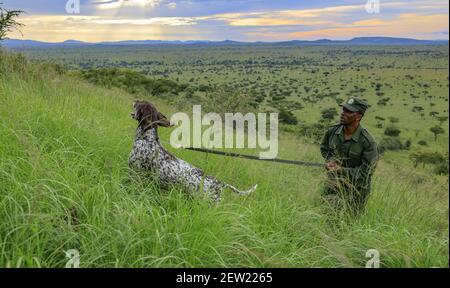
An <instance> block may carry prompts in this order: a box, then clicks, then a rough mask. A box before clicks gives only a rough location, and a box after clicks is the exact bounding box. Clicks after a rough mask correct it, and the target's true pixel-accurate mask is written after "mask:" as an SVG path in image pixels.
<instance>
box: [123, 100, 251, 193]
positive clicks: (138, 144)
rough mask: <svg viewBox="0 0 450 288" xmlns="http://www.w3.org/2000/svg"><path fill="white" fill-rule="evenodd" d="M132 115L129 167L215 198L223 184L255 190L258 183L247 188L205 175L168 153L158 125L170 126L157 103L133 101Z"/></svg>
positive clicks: (191, 191) (220, 191)
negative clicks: (133, 134) (134, 122)
mask: <svg viewBox="0 0 450 288" xmlns="http://www.w3.org/2000/svg"><path fill="white" fill-rule="evenodd" d="M133 107H134V111H133V113H131V117H132V118H133V119H135V120H137V121H138V122H139V125H138V127H137V130H136V137H135V141H134V146H133V150H132V151H131V153H130V156H129V159H128V164H129V166H130V167H131V168H132V169H135V170H140V171H152V172H156V174H157V175H158V177H159V179H160V181H161V182H162V183H163V184H176V185H181V186H182V187H184V188H186V190H187V191H188V192H190V193H193V192H198V191H203V192H204V193H206V195H207V196H208V197H210V198H211V199H212V200H214V201H215V202H219V201H220V199H221V193H222V191H223V190H224V189H225V188H228V189H231V190H232V191H233V192H235V193H237V194H240V195H248V194H250V193H251V192H253V191H255V190H256V187H257V186H258V185H257V184H256V185H254V186H253V187H252V188H251V189H249V190H247V191H241V190H238V189H237V188H236V187H233V186H232V185H229V184H227V183H224V182H221V181H219V180H217V179H216V178H215V177H212V176H208V175H205V174H204V172H203V171H202V170H200V169H199V168H197V167H194V166H192V165H191V164H189V163H187V162H186V161H184V160H182V159H179V158H177V157H175V156H174V155H172V154H170V153H169V152H168V151H167V150H166V149H164V147H163V146H162V145H161V143H160V142H159V137H158V126H161V127H170V126H173V125H172V124H171V123H170V122H169V121H168V120H167V117H166V116H164V115H163V114H162V113H161V112H159V111H158V110H157V109H156V107H155V106H154V105H153V104H152V103H150V102H147V101H135V102H134V104H133Z"/></svg>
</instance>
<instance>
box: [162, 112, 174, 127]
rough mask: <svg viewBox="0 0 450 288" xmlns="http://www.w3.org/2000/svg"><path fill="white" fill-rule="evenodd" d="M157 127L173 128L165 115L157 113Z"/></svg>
mask: <svg viewBox="0 0 450 288" xmlns="http://www.w3.org/2000/svg"><path fill="white" fill-rule="evenodd" d="M158 125H159V126H162V127H171V126H173V125H172V124H171V123H170V121H169V120H167V117H166V115H164V114H162V113H161V112H158Z"/></svg>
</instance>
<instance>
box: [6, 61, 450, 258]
mask: <svg viewBox="0 0 450 288" xmlns="http://www.w3.org/2000/svg"><path fill="white" fill-rule="evenodd" d="M133 97H135V96H131V95H129V94H127V93H126V92H124V91H122V90H115V89H105V88H101V87H98V86H94V85H92V84H89V83H87V82H83V81H82V80H80V79H78V78H75V77H71V76H65V75H64V73H63V71H59V70H58V69H55V68H54V67H52V66H51V65H49V64H45V63H41V64H30V63H28V62H27V61H26V60H25V59H24V58H22V57H19V56H15V55H11V54H5V53H1V52H0V103H1V105H0V119H1V121H0V135H1V138H0V159H1V160H0V219H2V220H1V221H0V266H1V267H5V266H6V267H64V265H65V263H66V262H67V259H66V258H65V254H64V252H65V251H66V250H69V249H77V250H79V251H80V254H81V259H80V265H81V267H111V266H113V267H115V266H117V267H364V266H365V263H366V261H367V260H368V258H366V257H365V254H366V251H367V250H368V249H377V250H379V251H380V254H381V255H380V260H381V266H383V267H431V266H439V267H447V266H448V253H449V252H448V192H447V188H448V175H447V176H438V175H431V174H428V173H426V170H420V169H419V170H412V169H411V167H410V166H407V167H404V166H402V165H397V164H393V163H389V162H388V161H385V160H384V159H382V160H381V161H380V163H379V166H378V168H377V170H376V175H375V177H374V181H373V192H372V195H371V198H370V200H369V203H368V206H367V211H366V213H365V214H364V215H362V216H361V217H360V218H358V219H356V220H351V219H348V218H347V217H344V216H341V217H335V216H333V215H329V216H327V215H328V213H327V212H329V211H327V209H326V208H325V207H323V205H322V204H321V202H320V191H321V189H322V182H323V180H324V173H323V171H321V170H320V169H317V168H306V167H297V166H288V165H281V164H271V163H262V162H255V161H249V160H242V159H234V158H233V159H230V158H223V157H220V156H212V155H209V156H208V155H205V154H198V153H195V152H190V151H179V150H177V151H173V149H171V150H172V151H173V152H174V153H175V154H176V155H177V156H179V157H181V158H183V159H185V160H187V161H189V162H191V163H193V164H195V165H196V166H198V167H201V168H202V169H204V170H205V171H207V173H209V174H212V175H215V176H217V177H218V178H220V179H222V180H225V181H228V182H230V183H233V184H235V185H237V186H238V187H241V188H248V187H250V186H251V185H253V184H254V183H258V184H259V187H258V190H257V191H256V192H255V193H254V194H252V195H250V196H248V197H239V196H236V195H234V194H231V193H230V192H226V193H224V199H223V201H222V203H220V204H219V205H213V204H211V203H209V202H207V201H204V200H202V199H198V198H194V199H190V198H188V197H186V196H185V194H184V193H183V192H181V191H180V190H179V189H177V188H176V187H174V188H173V189H169V190H167V189H166V190H164V189H161V188H159V187H158V184H157V183H156V182H154V181H152V180H150V179H146V178H145V177H142V176H140V175H137V174H136V173H134V172H133V171H130V170H129V169H128V167H127V157H128V154H129V152H130V150H131V147H132V144H133V136H134V129H135V124H136V123H134V122H133V120H132V119H131V118H130V117H129V114H130V112H131V102H132V100H133ZM150 100H151V101H153V102H155V103H156V104H157V106H158V107H159V109H160V110H161V111H162V112H164V113H165V114H166V115H170V114H171V113H173V112H175V110H172V109H171V107H169V106H167V105H165V104H164V103H162V102H161V101H158V100H157V99H150ZM169 134H170V130H169V129H165V130H161V137H162V139H163V140H168V138H169ZM279 147H280V153H279V157H281V158H291V159H303V160H310V161H320V160H321V159H320V155H319V152H318V147H317V146H315V145H313V144H307V143H303V142H302V141H301V140H299V139H297V138H295V137H293V136H290V135H289V134H286V135H282V136H281V139H280V144H279Z"/></svg>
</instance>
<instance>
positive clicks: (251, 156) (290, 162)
mask: <svg viewBox="0 0 450 288" xmlns="http://www.w3.org/2000/svg"><path fill="white" fill-rule="evenodd" d="M184 149H186V150H191V151H197V152H204V153H210V154H217V155H223V156H229V157H237V158H245V159H253V160H259V161H268V162H278V163H284V164H293V165H301V166H310V167H324V164H322V163H316V162H305V161H299V160H287V159H278V158H275V159H260V158H259V157H257V156H254V155H245V154H238V153H233V152H223V151H217V150H210V149H205V148H194V147H184Z"/></svg>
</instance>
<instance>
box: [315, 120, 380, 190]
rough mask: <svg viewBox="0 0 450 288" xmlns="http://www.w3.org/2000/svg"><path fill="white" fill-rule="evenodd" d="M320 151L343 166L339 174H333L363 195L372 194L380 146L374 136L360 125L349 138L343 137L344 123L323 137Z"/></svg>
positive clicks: (326, 158)
mask: <svg viewBox="0 0 450 288" xmlns="http://www.w3.org/2000/svg"><path fill="white" fill-rule="evenodd" d="M320 152H321V153H322V156H323V158H324V159H325V161H326V162H330V161H335V162H336V163H338V164H340V165H341V166H342V170H341V172H340V173H338V174H332V175H330V176H332V177H333V178H334V179H341V180H343V182H345V183H350V184H351V185H352V186H353V187H354V188H355V189H356V190H357V191H358V192H359V193H358V194H360V195H362V196H364V197H366V196H367V195H368V194H369V193H370V182H371V178H372V173H373V171H374V169H375V166H376V163H377V161H378V149H377V145H376V143H375V140H374V139H373V137H372V135H370V134H369V132H367V130H366V129H364V128H363V127H362V126H361V124H360V125H359V126H358V128H357V129H356V131H355V132H354V133H353V135H352V138H350V139H349V140H347V141H345V140H344V126H343V125H341V124H336V125H333V126H331V128H330V129H329V130H328V131H327V132H326V134H325V136H324V138H323V140H322V143H321V145H320ZM346 187H348V185H346Z"/></svg>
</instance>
